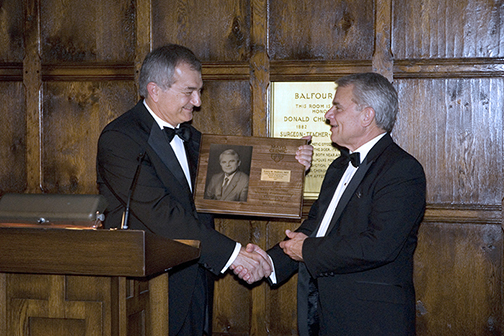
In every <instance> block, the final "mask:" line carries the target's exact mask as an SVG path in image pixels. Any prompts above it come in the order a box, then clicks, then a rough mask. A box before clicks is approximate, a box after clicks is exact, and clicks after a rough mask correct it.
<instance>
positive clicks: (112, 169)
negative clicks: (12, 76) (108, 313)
mask: <svg viewBox="0 0 504 336" xmlns="http://www.w3.org/2000/svg"><path fill="white" fill-rule="evenodd" d="M202 86H203V82H202V79H201V63H200V61H199V60H198V59H197V58H196V56H195V55H194V54H193V53H192V51H190V50H189V49H187V48H185V47H183V46H179V45H175V44H170V45H166V46H163V47H160V48H158V49H156V50H153V51H152V52H150V53H149V54H148V55H147V56H146V58H145V60H144V62H143V64H142V68H141V72H140V79H139V90H140V95H141V96H142V97H143V99H141V100H140V101H139V102H138V103H137V105H136V106H135V107H133V108H132V109H131V110H129V111H128V112H126V113H124V114H123V115H121V116H120V117H118V118H117V119H115V120H114V121H112V122H111V123H110V124H108V125H107V126H106V127H105V128H104V130H103V131H102V133H101V135H100V139H99V142H98V155H97V182H98V187H99V191H100V194H102V195H104V196H105V197H106V199H107V201H108V203H109V207H108V209H107V211H106V213H105V215H106V219H105V227H107V228H110V227H118V226H119V225H120V224H121V218H122V216H123V212H124V209H125V205H126V204H127V200H128V194H129V193H130V192H131V202H130V214H131V216H130V217H129V222H128V226H129V227H130V228H132V229H138V230H145V231H149V232H152V233H154V234H157V235H160V236H164V237H167V238H170V239H194V240H199V241H200V242H201V245H200V246H201V253H200V258H199V259H198V260H196V261H194V262H190V263H185V264H183V265H181V266H179V267H176V268H174V269H172V270H171V271H170V281H169V293H170V295H169V306H170V317H169V328H170V330H169V333H170V335H204V334H209V333H210V332H211V331H210V327H211V305H212V297H213V292H212V289H213V282H212V281H211V280H210V279H209V274H208V272H211V273H213V274H215V275H219V274H221V273H224V272H225V271H226V270H227V269H228V268H229V267H231V268H234V267H236V266H237V265H240V266H241V267H243V268H245V269H247V270H248V271H250V273H249V275H250V276H249V277H244V280H246V281H250V280H249V279H250V278H252V277H254V278H255V277H260V276H264V275H268V274H269V273H270V266H269V264H268V263H269V261H267V260H265V259H264V258H263V256H261V255H260V254H258V253H249V252H246V251H245V249H244V248H243V247H242V246H241V245H240V244H239V243H237V242H235V241H233V240H232V239H230V238H228V237H226V236H225V235H223V234H221V233H219V232H217V231H216V230H215V229H214V222H213V217H212V216H210V215H208V214H202V213H198V212H197V211H196V208H195V205H194V201H193V187H194V181H195V174H196V170H197V161H198V155H199V146H200V140H201V133H200V132H199V131H197V130H196V129H195V128H194V127H192V126H191V125H190V124H189V122H190V121H191V120H192V117H193V109H194V108H195V107H198V106H200V105H201V89H202ZM298 161H300V162H302V163H303V164H305V166H309V165H310V162H311V146H304V147H303V148H300V150H299V156H298ZM137 169H138V171H139V173H138V178H137V179H136V180H135V183H132V181H133V180H134V175H136V173H135V172H136V171H137Z"/></svg>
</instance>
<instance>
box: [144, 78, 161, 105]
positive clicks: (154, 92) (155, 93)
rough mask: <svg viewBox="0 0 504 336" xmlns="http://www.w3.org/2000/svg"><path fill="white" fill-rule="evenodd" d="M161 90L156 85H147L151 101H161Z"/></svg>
mask: <svg viewBox="0 0 504 336" xmlns="http://www.w3.org/2000/svg"><path fill="white" fill-rule="evenodd" d="M159 90H161V88H160V87H159V86H158V85H157V84H156V83H154V82H149V84H147V92H148V93H149V96H150V97H151V99H152V100H153V101H154V102H156V103H157V102H158V99H159Z"/></svg>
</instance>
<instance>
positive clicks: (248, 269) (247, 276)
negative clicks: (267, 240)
mask: <svg viewBox="0 0 504 336" xmlns="http://www.w3.org/2000/svg"><path fill="white" fill-rule="evenodd" d="M230 268H231V269H232V270H233V272H234V273H235V274H236V275H237V276H238V277H239V278H240V279H243V280H244V281H246V282H247V283H248V284H252V283H254V282H256V281H259V280H261V279H262V278H264V277H267V276H269V275H270V274H271V264H270V261H269V258H268V255H267V254H266V252H264V251H263V250H262V249H261V248H260V247H259V246H257V245H254V244H248V245H247V249H244V248H243V247H242V248H241V250H240V253H239V254H238V256H237V257H236V259H235V261H234V263H233V264H232V265H231V267H230Z"/></svg>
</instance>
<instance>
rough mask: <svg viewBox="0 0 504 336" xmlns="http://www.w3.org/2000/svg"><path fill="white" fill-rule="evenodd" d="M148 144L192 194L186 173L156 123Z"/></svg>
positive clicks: (153, 125)
mask: <svg viewBox="0 0 504 336" xmlns="http://www.w3.org/2000/svg"><path fill="white" fill-rule="evenodd" d="M148 143H149V145H150V146H151V147H152V149H153V150H154V151H155V152H156V154H157V155H158V156H159V157H160V159H161V161H163V163H164V164H165V165H166V167H167V168H168V169H169V170H170V172H171V173H172V174H173V175H174V176H175V178H176V179H177V182H179V183H180V185H181V186H182V187H183V188H185V189H186V191H187V192H188V193H191V191H190V188H189V184H188V183H187V180H186V177H185V174H184V171H183V170H182V168H181V167H180V164H179V162H178V159H177V157H176V156H175V152H174V151H173V149H172V147H171V146H170V144H169V143H168V139H167V138H166V135H165V133H164V132H163V130H161V128H159V126H158V125H157V124H156V123H155V122H154V123H153V124H152V128H151V132H150V135H149V140H148Z"/></svg>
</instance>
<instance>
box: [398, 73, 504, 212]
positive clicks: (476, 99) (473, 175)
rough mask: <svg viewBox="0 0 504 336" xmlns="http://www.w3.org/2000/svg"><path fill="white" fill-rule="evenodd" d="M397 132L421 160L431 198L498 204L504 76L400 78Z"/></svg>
mask: <svg viewBox="0 0 504 336" xmlns="http://www.w3.org/2000/svg"><path fill="white" fill-rule="evenodd" d="M396 87H397V89H398V91H399V96H400V112H399V116H398V121H397V125H396V128H395V129H394V132H393V134H394V136H395V138H397V140H398V142H399V143H400V144H401V145H402V146H403V147H404V148H405V149H406V150H408V151H409V152H410V153H412V154H413V155H415V157H417V158H418V160H419V161H420V162H421V163H422V164H423V166H424V169H425V171H426V175H427V201H428V202H429V203H444V204H466V205H469V204H485V205H500V203H501V200H502V195H503V194H504V190H503V187H504V179H503V176H502V171H503V160H502V158H503V148H502V142H503V136H502V131H503V111H504V99H503V98H504V97H503V92H504V81H503V80H502V79H501V78H483V79H418V80H415V79H411V80H396Z"/></svg>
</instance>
